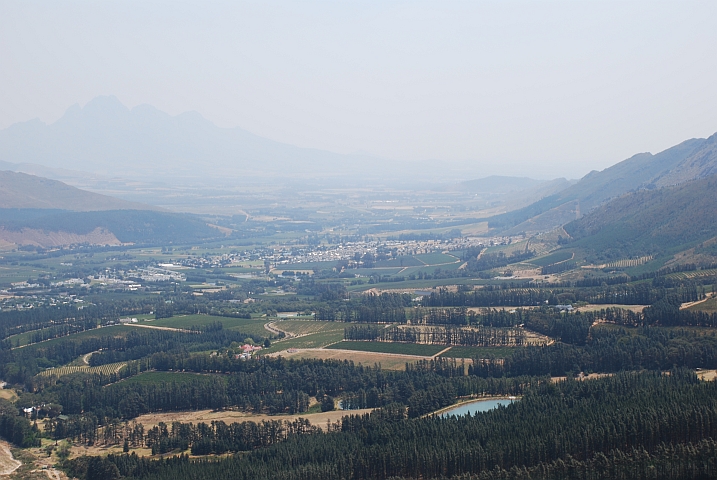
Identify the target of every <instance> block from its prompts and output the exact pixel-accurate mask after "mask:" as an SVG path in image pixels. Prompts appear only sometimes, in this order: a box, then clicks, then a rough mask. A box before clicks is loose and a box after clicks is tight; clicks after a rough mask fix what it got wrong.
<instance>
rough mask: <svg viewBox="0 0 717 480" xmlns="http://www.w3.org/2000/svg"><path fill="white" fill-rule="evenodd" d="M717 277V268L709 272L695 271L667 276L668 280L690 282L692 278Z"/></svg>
mask: <svg viewBox="0 0 717 480" xmlns="http://www.w3.org/2000/svg"><path fill="white" fill-rule="evenodd" d="M713 275H717V268H711V269H708V270H694V271H691V272H678V273H671V274H669V275H665V276H666V277H667V278H675V279H679V280H689V279H692V278H699V277H709V276H713Z"/></svg>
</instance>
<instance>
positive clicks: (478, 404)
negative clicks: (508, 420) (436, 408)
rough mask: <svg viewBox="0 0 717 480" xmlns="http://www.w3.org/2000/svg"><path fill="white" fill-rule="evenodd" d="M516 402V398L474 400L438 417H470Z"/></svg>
mask: <svg viewBox="0 0 717 480" xmlns="http://www.w3.org/2000/svg"><path fill="white" fill-rule="evenodd" d="M516 400H517V399H516V398H512V399H508V398H494V399H490V400H475V401H473V402H466V403H462V404H460V405H456V406H455V407H453V408H451V409H450V410H446V411H445V412H442V413H440V414H439V415H440V416H441V417H450V416H451V415H456V416H461V415H468V414H469V413H470V414H471V415H474V414H475V413H477V412H487V411H488V410H493V409H494V408H498V406H499V405H503V406H505V405H510V404H511V403H513V402H515V401H516Z"/></svg>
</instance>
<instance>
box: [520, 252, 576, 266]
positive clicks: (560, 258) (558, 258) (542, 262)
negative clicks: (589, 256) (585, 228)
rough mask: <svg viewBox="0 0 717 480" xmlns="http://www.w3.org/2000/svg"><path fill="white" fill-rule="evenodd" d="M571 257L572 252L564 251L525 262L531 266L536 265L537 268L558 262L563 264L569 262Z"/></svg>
mask: <svg viewBox="0 0 717 480" xmlns="http://www.w3.org/2000/svg"><path fill="white" fill-rule="evenodd" d="M573 256H574V254H573V252H569V251H565V250H558V251H557V252H555V253H551V254H550V255H546V256H544V257H540V258H534V259H531V260H527V261H526V262H527V263H531V264H533V265H537V266H538V267H546V266H548V265H552V264H554V263H559V262H564V261H566V260H570V259H572V258H573Z"/></svg>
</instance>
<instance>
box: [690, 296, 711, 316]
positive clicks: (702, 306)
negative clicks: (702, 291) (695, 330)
mask: <svg viewBox="0 0 717 480" xmlns="http://www.w3.org/2000/svg"><path fill="white" fill-rule="evenodd" d="M687 310H692V311H700V312H707V313H715V312H717V297H712V298H708V299H707V300H705V301H704V302H702V303H698V304H695V305H692V306H691V307H688V308H687Z"/></svg>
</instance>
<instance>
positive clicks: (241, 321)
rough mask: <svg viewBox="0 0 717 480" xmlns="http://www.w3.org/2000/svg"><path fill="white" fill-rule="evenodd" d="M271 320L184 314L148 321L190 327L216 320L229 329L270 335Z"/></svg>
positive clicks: (154, 324)
mask: <svg viewBox="0 0 717 480" xmlns="http://www.w3.org/2000/svg"><path fill="white" fill-rule="evenodd" d="M268 321H269V320H268V319H267V318H266V317H265V318H251V319H249V318H232V317H218V316H214V315H183V316H181V317H180V316H177V317H169V318H160V319H159V320H152V321H148V322H147V325H151V326H153V327H170V328H190V327H193V326H203V325H209V324H211V323H214V322H219V323H221V324H222V325H223V326H224V328H226V329H227V330H235V331H239V332H242V333H246V334H247V335H258V336H262V337H268V336H269V335H270V332H269V331H268V330H266V329H265V328H264V324H265V323H266V322H268Z"/></svg>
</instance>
